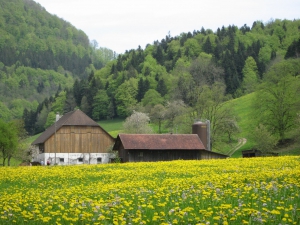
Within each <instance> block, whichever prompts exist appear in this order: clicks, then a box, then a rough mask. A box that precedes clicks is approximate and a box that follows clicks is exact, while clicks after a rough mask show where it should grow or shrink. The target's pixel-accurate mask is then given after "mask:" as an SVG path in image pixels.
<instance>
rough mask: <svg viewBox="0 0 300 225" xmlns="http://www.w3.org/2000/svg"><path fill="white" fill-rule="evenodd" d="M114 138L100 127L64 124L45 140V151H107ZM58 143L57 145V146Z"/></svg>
mask: <svg viewBox="0 0 300 225" xmlns="http://www.w3.org/2000/svg"><path fill="white" fill-rule="evenodd" d="M113 143H114V140H113V139H112V138H111V137H110V136H109V135H108V134H107V133H106V132H104V131H103V130H102V129H101V128H100V127H89V126H63V127H61V128H60V129H59V130H58V131H56V144H55V134H53V135H52V136H51V137H50V138H49V139H48V140H47V141H46V142H45V153H55V152H56V153H106V152H107V146H111V145H112V144H113ZM55 145H56V147H55Z"/></svg>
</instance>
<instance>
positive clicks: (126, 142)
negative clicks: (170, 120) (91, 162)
mask: <svg viewBox="0 0 300 225" xmlns="http://www.w3.org/2000/svg"><path fill="white" fill-rule="evenodd" d="M120 142H121V143H122V145H123V147H124V149H131V150H135V149H136V150H142V149H143V150H204V149H205V147H204V145H203V143H202V142H201V140H200V138H199V137H198V135H197V134H119V135H118V137H117V140H116V143H115V146H114V149H116V148H118V146H117V145H119V144H121V143H120Z"/></svg>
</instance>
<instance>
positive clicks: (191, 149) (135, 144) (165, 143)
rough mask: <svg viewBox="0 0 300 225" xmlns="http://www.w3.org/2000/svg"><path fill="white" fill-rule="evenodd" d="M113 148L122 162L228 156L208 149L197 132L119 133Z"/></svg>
mask: <svg viewBox="0 0 300 225" xmlns="http://www.w3.org/2000/svg"><path fill="white" fill-rule="evenodd" d="M113 150H115V151H118V154H119V157H120V159H121V162H155V161H170V160H179V159H184V160H200V159H220V158H222V159H223V158H227V156H226V155H222V154H219V153H216V152H212V151H208V150H206V149H205V147H204V145H203V143H202V141H201V140H200V138H199V136H198V135H197V134H119V135H118V137H117V139H116V142H115V145H114V147H113Z"/></svg>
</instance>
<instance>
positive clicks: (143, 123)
mask: <svg viewBox="0 0 300 225" xmlns="http://www.w3.org/2000/svg"><path fill="white" fill-rule="evenodd" d="M149 122H150V118H149V116H148V115H147V114H145V113H142V112H136V111H133V113H132V114H131V116H129V117H127V118H126V120H125V122H124V124H123V130H124V131H125V132H126V133H129V134H151V133H153V130H152V128H151V127H150V126H149Z"/></svg>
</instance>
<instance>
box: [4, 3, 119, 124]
mask: <svg viewBox="0 0 300 225" xmlns="http://www.w3.org/2000/svg"><path fill="white" fill-rule="evenodd" d="M114 54H115V53H114V52H113V51H112V50H109V49H106V48H98V46H97V43H96V42H95V41H90V40H89V39H88V37H87V35H86V34H85V33H84V32H83V31H81V30H78V29H76V28H75V27H74V26H72V25H71V24H70V23H69V22H66V21H64V20H63V19H60V18H59V17H57V16H55V15H51V14H50V13H48V12H47V11H46V10H45V9H44V8H43V7H42V6H41V5H40V4H37V3H36V2H34V1H32V0H9V1H8V0H0V105H1V109H2V110H1V112H0V116H1V117H2V118H4V119H5V120H9V119H13V118H20V117H21V115H22V113H23V109H24V106H26V108H28V109H30V110H36V108H37V106H38V103H40V102H42V101H43V100H44V99H45V98H46V97H50V96H52V95H54V94H55V93H56V92H57V91H59V90H61V89H64V88H66V87H71V86H72V84H73V82H74V78H79V79H85V78H87V76H88V74H89V73H90V71H91V70H94V69H100V68H102V67H103V66H104V65H105V64H106V62H108V61H110V60H112V59H113V58H114V57H115V56H114ZM20 110H21V113H20ZM9 111H12V112H13V113H8V112H9Z"/></svg>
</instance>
